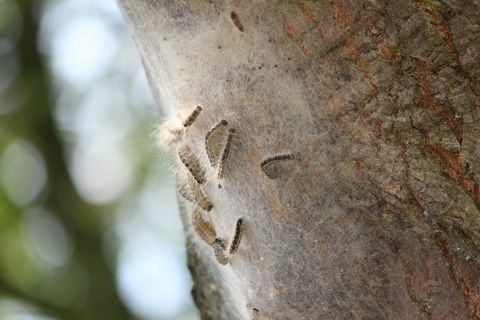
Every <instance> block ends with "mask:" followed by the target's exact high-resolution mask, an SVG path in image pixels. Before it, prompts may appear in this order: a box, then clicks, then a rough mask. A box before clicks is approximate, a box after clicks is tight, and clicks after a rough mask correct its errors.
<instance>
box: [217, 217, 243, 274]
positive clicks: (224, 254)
mask: <svg viewBox="0 0 480 320" xmlns="http://www.w3.org/2000/svg"><path fill="white" fill-rule="evenodd" d="M243 231H244V223H243V219H242V218H240V219H238V220H237V223H236V225H235V232H234V235H233V238H232V241H231V243H230V248H227V245H226V242H225V240H223V239H221V238H216V239H215V241H214V242H213V243H212V247H213V251H214V253H215V257H216V258H217V261H218V262H219V263H220V264H223V265H225V264H227V263H228V262H229V261H230V257H231V255H232V254H234V253H235V252H236V251H237V250H238V247H239V245H240V241H241V240H242V236H243Z"/></svg>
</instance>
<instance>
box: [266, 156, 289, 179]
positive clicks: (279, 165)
mask: <svg viewBox="0 0 480 320" xmlns="http://www.w3.org/2000/svg"><path fill="white" fill-rule="evenodd" d="M293 160H295V156H294V155H293V154H280V155H276V156H274V157H271V158H268V159H266V160H264V161H262V163H261V164H260V168H261V169H262V171H263V172H264V173H265V174H266V175H267V177H269V178H270V179H277V178H279V177H280V176H282V175H286V174H289V173H290V171H291V169H292V168H291V167H292V164H293Z"/></svg>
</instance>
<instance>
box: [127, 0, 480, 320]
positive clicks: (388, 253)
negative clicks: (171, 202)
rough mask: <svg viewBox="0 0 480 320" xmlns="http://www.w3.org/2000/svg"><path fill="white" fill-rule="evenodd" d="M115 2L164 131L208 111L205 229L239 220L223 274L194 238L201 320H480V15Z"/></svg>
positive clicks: (339, 3) (379, 5) (374, 1)
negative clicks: (213, 149) (226, 138)
mask: <svg viewBox="0 0 480 320" xmlns="http://www.w3.org/2000/svg"><path fill="white" fill-rule="evenodd" d="M119 2H120V4H121V6H122V8H123V10H124V13H125V15H126V17H127V19H128V20H129V22H130V25H131V26H132V28H133V32H134V35H135V39H136V41H137V43H138V47H139V49H140V52H141V55H142V58H143V62H144V65H145V69H146V71H147V73H148V75H149V79H150V84H151V86H152V89H153V91H154V92H155V94H156V98H157V102H158V104H159V106H160V108H161V110H162V111H163V112H164V114H165V115H166V116H167V117H170V116H171V115H172V114H175V112H176V111H177V110H179V109H180V108H183V107H185V106H194V105H201V106H202V107H203V111H202V112H201V113H200V114H199V116H198V118H197V119H196V121H195V122H194V123H193V124H192V125H191V126H190V127H188V130H186V131H185V134H184V135H183V137H182V139H183V140H182V143H184V144H185V145H187V146H189V147H190V149H191V150H192V153H193V154H194V155H196V157H197V158H198V160H199V162H200V165H201V167H203V168H205V169H204V170H205V171H206V176H207V177H210V178H209V179H208V182H207V183H206V184H205V187H204V188H205V189H204V191H205V195H206V196H207V197H208V198H209V199H210V201H211V203H212V204H213V209H212V210H211V211H210V212H208V213H204V216H206V217H207V218H205V219H208V220H209V221H210V222H211V224H212V226H213V227H214V229H215V232H216V234H217V235H218V236H220V237H221V238H224V239H227V240H228V241H231V242H232V241H233V240H232V238H233V237H234V236H233V233H234V229H235V223H236V221H237V220H238V219H239V218H243V220H242V222H243V225H244V228H243V229H242V230H244V232H243V237H242V240H241V242H240V244H239V246H238V250H237V251H236V252H235V253H232V255H231V257H230V258H229V260H228V263H227V264H226V265H223V264H220V263H218V262H217V260H216V258H215V255H214V250H212V248H210V246H209V245H208V244H206V243H204V242H201V241H199V240H198V236H197V235H196V234H194V233H188V238H189V240H188V241H189V243H191V245H189V246H188V255H189V264H190V269H191V272H192V275H193V279H194V282H195V285H194V288H193V296H194V298H195V301H196V303H197V305H198V307H199V309H200V312H201V315H202V319H480V269H479V266H480V228H479V227H480V190H479V183H480V139H479V138H480V123H479V120H480V98H479V91H480V82H479V81H480V1H478V0H438V1H437V0H417V1H407V0H399V1H387V0H370V1H367V0H362V1H359V0H350V1H348V0H332V1H326V0H320V1H253V0H250V1H246V0H242V1H240V0H230V1H222V0H210V1H207V0H202V1H200V0H192V1H180V0H178V1H161V0H158V1H155V0H142V1H139V0H120V1H119ZM223 119H225V120H227V121H228V125H229V127H231V128H233V129H235V132H234V133H233V138H232V140H231V145H230V149H229V152H228V153H227V156H228V157H225V159H224V160H225V168H224V172H223V177H222V178H221V179H218V178H217V176H216V175H218V171H215V170H214V168H213V167H212V166H211V165H210V164H209V161H208V159H207V155H206V152H205V142H204V141H205V136H206V134H207V132H208V131H209V130H210V128H211V127H212V126H214V125H215V124H217V123H219V121H221V120H223ZM262 163H263V164H262ZM261 164H262V165H261ZM180 166H181V164H180ZM219 183H221V186H222V187H221V188H219V187H218V184H219ZM181 202H182V207H183V208H184V216H185V217H184V218H185V225H186V228H187V230H189V228H190V227H189V226H190V225H191V221H190V220H189V219H191V216H192V210H194V209H192V206H191V205H187V204H184V203H183V201H181ZM217 245H219V243H217ZM220 246H222V244H221V243H220Z"/></svg>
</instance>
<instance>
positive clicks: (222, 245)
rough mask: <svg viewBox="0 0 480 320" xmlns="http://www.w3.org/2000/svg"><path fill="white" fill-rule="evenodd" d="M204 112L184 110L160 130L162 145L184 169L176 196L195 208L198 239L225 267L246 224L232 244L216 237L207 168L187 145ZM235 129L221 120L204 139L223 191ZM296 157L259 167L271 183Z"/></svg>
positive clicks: (193, 217)
mask: <svg viewBox="0 0 480 320" xmlns="http://www.w3.org/2000/svg"><path fill="white" fill-rule="evenodd" d="M201 112H202V107H201V106H196V107H194V108H186V109H183V110H181V111H180V112H179V113H178V115H177V116H176V117H174V118H171V119H169V120H168V121H166V122H165V123H164V124H162V126H161V127H160V131H159V133H160V143H161V144H162V145H163V146H164V147H166V148H167V149H169V150H172V151H174V152H175V153H176V156H177V158H178V160H179V161H180V163H181V165H180V166H179V171H178V174H177V180H178V181H177V192H178V194H180V195H181V196H182V197H183V198H185V199H186V200H187V201H188V202H190V203H192V204H193V205H194V210H193V212H192V213H191V215H190V222H191V224H192V226H193V229H194V230H195V231H196V233H197V234H198V236H199V237H200V238H201V239H202V240H203V241H205V242H206V243H207V244H208V245H210V246H211V247H212V248H213V252H214V254H215V257H216V258H217V261H218V262H219V263H221V264H223V265H225V264H227V263H229V261H230V258H231V256H232V255H233V254H234V253H235V252H236V251H237V249H238V247H239V245H240V242H241V239H242V235H243V231H244V229H245V221H244V219H243V218H239V219H238V220H237V222H236V224H235V231H234V233H233V236H232V239H231V241H230V244H228V243H227V241H226V240H224V239H222V238H220V237H218V236H217V233H216V231H215V228H214V226H213V225H212V223H211V221H210V219H211V215H210V214H209V213H210V211H211V210H212V209H213V207H214V205H213V203H212V202H211V201H210V199H209V197H208V196H207V195H206V193H205V189H204V185H205V183H206V182H207V175H206V172H205V166H204V165H202V163H201V162H200V160H199V158H198V157H197V156H196V155H195V154H194V152H193V151H192V149H191V148H190V147H189V146H188V145H187V144H186V143H185V139H184V137H185V133H186V132H187V130H188V129H189V127H190V126H192V125H193V124H194V123H195V120H196V119H197V118H198V117H199V116H200V114H201ZM234 134H235V129H234V128H232V127H230V126H229V124H228V122H227V121H226V120H221V121H219V122H218V123H216V124H215V125H214V126H213V127H211V128H210V130H208V132H207V133H206V135H205V139H204V147H205V152H206V155H207V157H208V162H209V163H208V165H210V166H211V167H212V168H213V169H215V170H216V179H217V181H219V183H218V187H219V188H221V184H220V182H221V181H222V179H223V177H224V174H225V170H226V164H227V162H228V160H229V157H230V152H231V148H232V143H233V136H234ZM293 159H294V156H293V155H291V154H282V155H277V156H273V157H271V158H268V159H266V160H264V161H263V162H262V163H261V164H260V167H261V169H262V170H263V172H264V173H265V174H266V175H267V177H269V178H270V179H277V178H278V177H280V176H281V174H282V172H285V170H286V167H285V163H286V162H291V160H293Z"/></svg>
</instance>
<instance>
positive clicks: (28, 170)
mask: <svg viewBox="0 0 480 320" xmlns="http://www.w3.org/2000/svg"><path fill="white" fill-rule="evenodd" d="M46 181H47V172H46V168H45V163H44V160H43V158H42V156H41V155H40V153H39V152H38V151H37V149H36V148H35V147H34V146H33V145H31V144H29V143H28V142H26V141H24V140H20V139H17V140H15V141H13V142H11V143H10V144H9V145H8V146H7V148H6V149H5V151H4V152H3V154H2V157H1V158H0V183H1V185H2V187H3V189H4V190H5V193H6V194H7V196H8V197H9V198H10V200H12V201H13V202H14V203H15V204H16V205H18V206H22V205H26V204H28V203H30V202H31V201H32V200H33V199H35V198H36V197H37V196H38V195H39V193H40V192H41V191H42V189H43V188H44V186H45V183H46Z"/></svg>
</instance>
